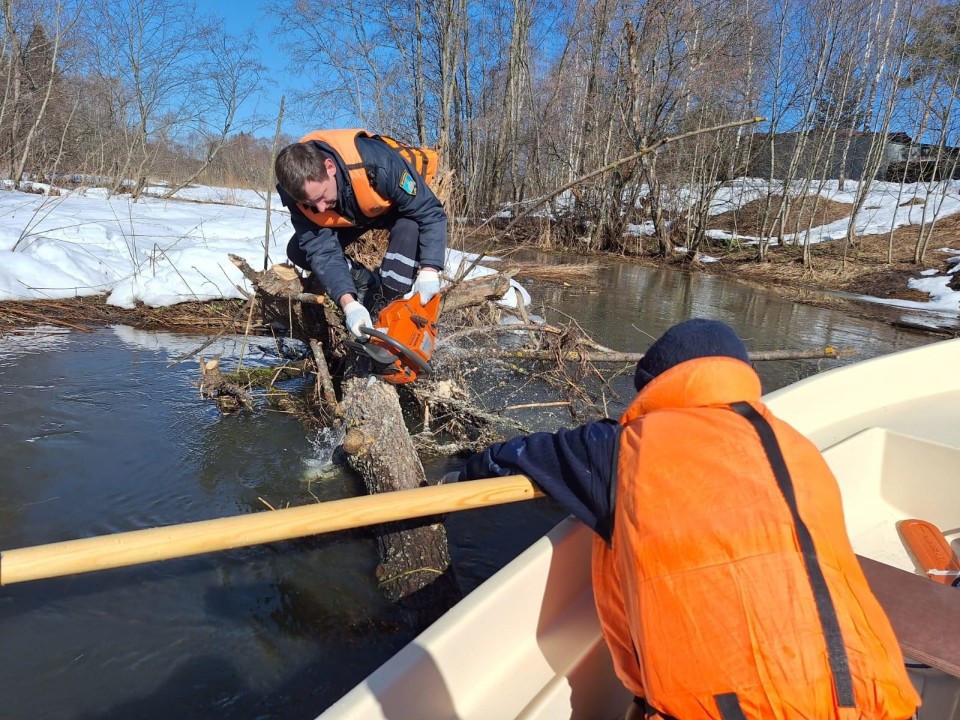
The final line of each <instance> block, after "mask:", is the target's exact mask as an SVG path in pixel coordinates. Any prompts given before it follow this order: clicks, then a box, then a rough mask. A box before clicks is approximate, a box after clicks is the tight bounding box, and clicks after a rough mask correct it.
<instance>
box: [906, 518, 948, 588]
mask: <svg viewBox="0 0 960 720" xmlns="http://www.w3.org/2000/svg"><path fill="white" fill-rule="evenodd" d="M897 530H899V531H900V537H902V538H903V542H904V544H905V545H906V546H907V549H908V550H909V551H910V553H911V554H912V555H913V557H914V560H915V561H916V563H917V564H918V565H919V566H920V568H921V569H922V570H925V571H926V572H927V577H929V578H930V579H931V580H934V581H936V582H938V583H943V584H944V585H950V584H951V583H953V581H954V580H956V579H957V577H960V559H958V558H957V554H956V553H955V552H954V551H953V548H952V547H950V543H948V542H947V539H946V538H945V537H944V536H943V533H942V532H940V528H938V527H937V526H936V525H934V524H933V523H931V522H927V521H926V520H917V519H910V520H901V521H900V522H899V523H897ZM931 570H936V571H938V572H936V573H931ZM944 573H945V574H944Z"/></svg>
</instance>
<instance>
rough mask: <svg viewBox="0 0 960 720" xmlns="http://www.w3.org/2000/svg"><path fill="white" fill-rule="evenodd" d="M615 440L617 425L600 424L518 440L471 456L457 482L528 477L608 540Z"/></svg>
mask: <svg viewBox="0 0 960 720" xmlns="http://www.w3.org/2000/svg"><path fill="white" fill-rule="evenodd" d="M619 436H620V425H619V424H618V423H617V422H616V421H614V420H600V421H597V422H592V423H587V424H586V425H581V426H580V427H577V428H573V429H572V430H559V431H557V432H555V433H533V434H532V435H525V436H522V437H516V438H514V439H512V440H508V441H507V442H504V443H498V444H496V445H491V446H490V447H488V448H487V449H486V450H484V451H483V452H479V453H477V454H476V455H474V456H473V457H471V458H470V459H469V460H467V462H466V464H465V465H464V466H463V468H462V469H461V470H460V474H459V478H458V479H460V480H476V479H479V478H485V477H491V476H503V475H513V474H521V475H526V476H527V477H529V478H530V479H531V480H533V481H534V482H535V483H536V484H537V485H538V486H540V488H541V489H542V490H543V491H544V492H545V493H546V494H547V495H549V496H550V497H552V498H553V499H554V500H556V501H557V502H558V503H560V504H561V505H562V506H563V507H564V508H566V509H567V510H568V511H569V512H570V513H571V514H572V515H573V516H574V517H576V518H577V519H578V520H581V521H582V522H583V523H584V524H586V525H587V526H589V527H590V529H591V530H593V531H594V532H596V533H597V534H598V535H600V537H602V538H603V539H604V540H607V541H609V540H610V534H611V529H612V527H613V517H612V512H613V509H612V503H611V492H612V489H613V487H614V478H615V473H616V463H617V442H618V439H619Z"/></svg>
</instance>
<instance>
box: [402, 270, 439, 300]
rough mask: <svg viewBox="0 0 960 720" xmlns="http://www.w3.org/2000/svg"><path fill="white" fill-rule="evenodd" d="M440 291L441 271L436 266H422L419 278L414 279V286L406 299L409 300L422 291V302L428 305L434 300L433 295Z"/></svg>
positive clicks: (405, 296) (418, 274) (404, 297)
mask: <svg viewBox="0 0 960 720" xmlns="http://www.w3.org/2000/svg"><path fill="white" fill-rule="evenodd" d="M438 292H440V273H439V271H437V270H436V269H435V268H431V267H425V268H420V272H418V273H417V279H416V280H414V281H413V287H412V288H411V289H410V292H408V293H407V294H406V295H404V296H403V299H404V300H409V299H410V298H412V297H413V296H414V295H416V294H417V293H420V304H421V305H426V304H427V303H428V302H430V301H431V300H433V296H434V295H436V294H437V293H438Z"/></svg>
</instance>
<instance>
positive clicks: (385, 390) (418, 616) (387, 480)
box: [340, 376, 461, 626]
mask: <svg viewBox="0 0 960 720" xmlns="http://www.w3.org/2000/svg"><path fill="white" fill-rule="evenodd" d="M340 410H341V414H342V419H343V422H344V425H345V428H346V435H345V436H344V440H343V450H344V452H345V453H346V456H347V462H348V464H349V465H350V467H351V468H353V469H354V470H355V471H356V472H358V473H359V474H360V476H361V477H362V478H363V480H364V484H365V485H366V487H367V492H368V494H370V495H375V494H379V493H384V492H394V491H397V490H408V489H411V488H416V487H421V486H423V485H426V474H425V473H424V470H423V465H422V463H421V462H420V458H419V457H418V456H417V452H416V449H415V447H414V443H413V440H412V438H411V437H410V433H409V432H408V431H407V427H406V424H405V423H404V420H403V413H402V411H401V409H400V401H399V399H398V396H397V391H396V388H395V387H394V386H392V385H389V384H387V383H385V382H384V381H382V380H380V379H379V378H376V377H362V376H355V377H351V378H350V379H348V380H347V381H346V382H345V383H344V389H343V401H342V402H341V404H340ZM377 533H378V544H379V550H380V564H379V565H378V567H377V579H378V581H379V583H380V588H381V589H382V591H383V592H384V594H385V595H386V597H387V599H389V600H390V601H392V602H394V603H396V604H397V605H398V607H399V608H400V609H401V610H402V611H403V612H405V613H407V614H408V617H409V619H410V621H411V622H412V623H413V624H415V625H417V626H421V625H422V624H423V623H429V622H432V621H433V620H434V619H436V618H437V617H439V616H440V615H441V614H442V613H443V612H445V611H446V610H447V609H449V608H450V607H452V606H453V605H454V603H456V602H457V600H459V599H460V597H461V595H460V591H459V588H458V586H457V583H456V580H455V578H454V576H453V571H452V568H451V565H450V552H449V549H448V545H447V531H446V528H445V527H444V526H443V523H441V522H439V520H433V521H430V520H429V519H428V520H426V521H424V520H420V521H416V522H408V523H392V524H389V525H384V526H382V527H379V528H378V529H377Z"/></svg>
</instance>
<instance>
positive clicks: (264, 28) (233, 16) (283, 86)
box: [197, 0, 316, 138]
mask: <svg viewBox="0 0 960 720" xmlns="http://www.w3.org/2000/svg"><path fill="white" fill-rule="evenodd" d="M283 1H284V0H281V2H283ZM272 5H273V3H269V2H264V1H263V0H198V3H197V7H198V9H199V10H200V11H201V12H203V13H209V14H211V15H218V16H220V17H222V18H223V19H224V20H225V21H226V23H227V29H228V30H229V31H230V32H232V33H237V34H241V33H243V32H245V31H247V30H249V29H250V28H253V29H254V31H255V34H256V37H257V39H258V41H259V46H260V62H261V63H263V65H264V66H266V67H267V69H268V75H267V77H265V78H264V82H263V84H262V93H261V94H262V97H260V98H257V99H252V100H250V101H248V102H247V103H246V104H245V106H244V107H243V108H242V109H241V118H240V120H241V122H245V121H246V120H247V119H249V118H250V117H251V116H253V115H262V116H265V117H266V118H267V121H266V124H265V125H262V126H261V127H255V128H245V129H252V130H253V133H254V135H256V136H258V137H270V138H272V137H273V133H274V130H275V129H276V122H277V113H278V112H279V110H280V98H281V96H283V95H286V96H287V110H286V112H285V113H284V120H283V131H284V132H286V133H289V134H290V135H295V136H297V137H299V136H301V135H303V134H305V133H307V132H309V131H310V130H315V129H316V128H307V127H304V126H303V125H302V124H301V123H300V122H299V121H298V120H297V119H296V118H294V117H292V115H291V112H290V96H291V92H292V90H294V89H296V88H298V87H300V86H301V83H302V82H303V80H302V79H300V78H292V77H290V75H289V73H288V72H287V71H286V66H287V62H288V59H287V57H286V56H285V55H284V54H283V52H282V50H281V49H280V45H279V40H278V38H275V37H273V35H272V33H273V31H274V29H275V28H276V20H275V19H274V18H273V17H272V16H270V15H269V14H268V13H267V12H266V9H267V8H268V7H271V6H272Z"/></svg>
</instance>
